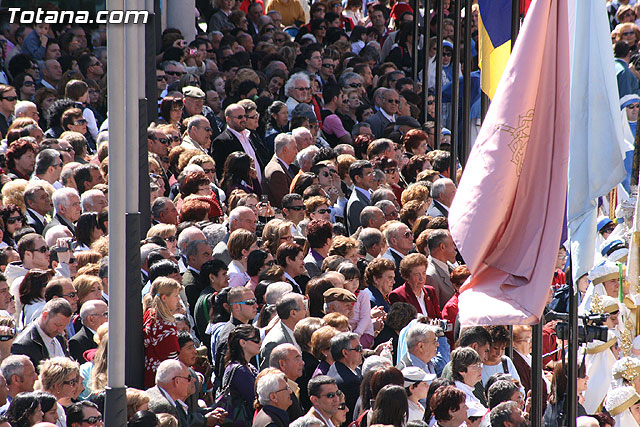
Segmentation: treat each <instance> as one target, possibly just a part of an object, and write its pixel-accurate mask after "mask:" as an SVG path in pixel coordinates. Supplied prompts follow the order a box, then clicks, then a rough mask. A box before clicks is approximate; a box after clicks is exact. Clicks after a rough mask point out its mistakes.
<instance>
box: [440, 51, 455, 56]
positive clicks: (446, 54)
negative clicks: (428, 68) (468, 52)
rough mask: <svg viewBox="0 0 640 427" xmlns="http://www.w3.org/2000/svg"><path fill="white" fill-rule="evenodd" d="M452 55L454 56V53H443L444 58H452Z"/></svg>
mask: <svg viewBox="0 0 640 427" xmlns="http://www.w3.org/2000/svg"><path fill="white" fill-rule="evenodd" d="M452 55H453V53H452V52H446V51H445V52H442V56H449V57H451V56H452Z"/></svg>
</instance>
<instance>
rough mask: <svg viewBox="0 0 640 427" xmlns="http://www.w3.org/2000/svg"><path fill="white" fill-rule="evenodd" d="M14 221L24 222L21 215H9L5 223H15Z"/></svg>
mask: <svg viewBox="0 0 640 427" xmlns="http://www.w3.org/2000/svg"><path fill="white" fill-rule="evenodd" d="M16 222H24V218H23V217H21V216H10V217H9V218H7V224H15V223H16Z"/></svg>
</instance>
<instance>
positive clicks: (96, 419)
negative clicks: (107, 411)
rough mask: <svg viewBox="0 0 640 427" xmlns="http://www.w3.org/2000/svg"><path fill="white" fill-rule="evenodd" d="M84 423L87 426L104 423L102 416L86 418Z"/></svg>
mask: <svg viewBox="0 0 640 427" xmlns="http://www.w3.org/2000/svg"><path fill="white" fill-rule="evenodd" d="M82 422H83V423H87V424H98V423H99V422H102V417H101V416H100V415H97V416H95V417H89V418H86V419H84V420H82Z"/></svg>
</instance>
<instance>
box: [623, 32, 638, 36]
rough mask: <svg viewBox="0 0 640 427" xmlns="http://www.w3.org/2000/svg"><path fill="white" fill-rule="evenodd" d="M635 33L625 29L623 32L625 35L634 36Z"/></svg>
mask: <svg viewBox="0 0 640 427" xmlns="http://www.w3.org/2000/svg"><path fill="white" fill-rule="evenodd" d="M634 34H635V33H634V32H633V31H625V32H624V33H622V35H623V36H632V35H634Z"/></svg>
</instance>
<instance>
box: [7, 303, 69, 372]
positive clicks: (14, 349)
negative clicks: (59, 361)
mask: <svg viewBox="0 0 640 427" xmlns="http://www.w3.org/2000/svg"><path fill="white" fill-rule="evenodd" d="M72 314H73V312H72V311H71V304H69V302H68V301H67V300H66V299H63V298H56V299H52V300H51V301H49V302H47V303H46V304H45V305H44V308H43V309H42V314H40V316H39V317H38V318H37V320H36V321H35V322H33V323H31V324H30V325H29V326H27V327H26V328H25V329H24V330H23V331H22V332H21V333H20V335H18V336H17V337H16V339H15V341H14V342H13V344H12V345H11V353H12V354H24V355H27V356H29V358H30V359H31V362H32V363H33V366H39V365H40V362H41V361H43V360H45V359H48V358H50V357H58V356H61V357H68V356H69V352H68V351H67V340H65V339H64V337H63V336H62V334H63V333H64V331H65V328H66V327H67V325H68V324H69V320H71V315H72Z"/></svg>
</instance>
